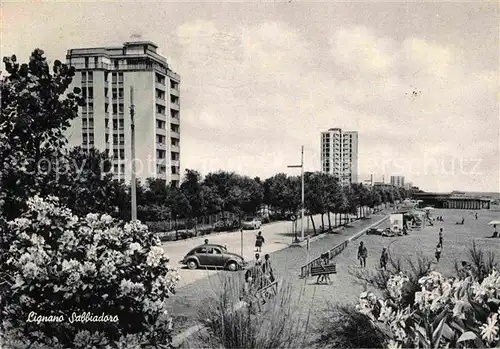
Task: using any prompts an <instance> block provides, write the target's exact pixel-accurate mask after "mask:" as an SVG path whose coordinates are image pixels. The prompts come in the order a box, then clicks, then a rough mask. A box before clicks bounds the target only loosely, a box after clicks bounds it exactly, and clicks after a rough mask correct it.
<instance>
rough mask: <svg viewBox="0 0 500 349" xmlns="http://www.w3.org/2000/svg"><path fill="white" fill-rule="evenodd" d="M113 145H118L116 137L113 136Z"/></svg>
mask: <svg viewBox="0 0 500 349" xmlns="http://www.w3.org/2000/svg"><path fill="white" fill-rule="evenodd" d="M113 144H114V145H118V135H113Z"/></svg>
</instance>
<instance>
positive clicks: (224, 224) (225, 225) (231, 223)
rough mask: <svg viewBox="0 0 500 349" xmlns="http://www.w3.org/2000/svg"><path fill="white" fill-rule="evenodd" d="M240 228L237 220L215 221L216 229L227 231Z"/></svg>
mask: <svg viewBox="0 0 500 349" xmlns="http://www.w3.org/2000/svg"><path fill="white" fill-rule="evenodd" d="M238 228H239V223H238V221H236V220H221V221H218V222H215V224H214V230H215V231H227V230H232V229H238Z"/></svg>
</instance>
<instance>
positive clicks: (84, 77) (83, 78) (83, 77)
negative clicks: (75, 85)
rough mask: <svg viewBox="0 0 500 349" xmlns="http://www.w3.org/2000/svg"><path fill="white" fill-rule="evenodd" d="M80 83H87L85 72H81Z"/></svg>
mask: <svg viewBox="0 0 500 349" xmlns="http://www.w3.org/2000/svg"><path fill="white" fill-rule="evenodd" d="M82 82H87V72H86V71H82Z"/></svg>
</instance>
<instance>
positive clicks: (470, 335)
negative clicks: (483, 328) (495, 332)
mask: <svg viewBox="0 0 500 349" xmlns="http://www.w3.org/2000/svg"><path fill="white" fill-rule="evenodd" d="M476 338H477V335H476V334H475V333H474V332H472V331H467V332H464V333H462V335H461V336H460V337H459V338H458V339H457V343H460V342H465V341H473V340H475V339H476Z"/></svg>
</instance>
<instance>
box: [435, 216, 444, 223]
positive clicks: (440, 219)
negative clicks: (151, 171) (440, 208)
mask: <svg viewBox="0 0 500 349" xmlns="http://www.w3.org/2000/svg"><path fill="white" fill-rule="evenodd" d="M436 221H438V222H444V220H443V216H437V217H436Z"/></svg>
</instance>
